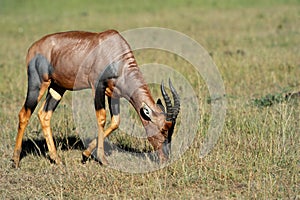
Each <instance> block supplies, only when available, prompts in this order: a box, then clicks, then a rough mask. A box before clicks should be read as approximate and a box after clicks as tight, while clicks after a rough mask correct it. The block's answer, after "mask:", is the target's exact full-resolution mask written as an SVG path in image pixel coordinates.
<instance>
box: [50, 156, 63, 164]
mask: <svg viewBox="0 0 300 200" xmlns="http://www.w3.org/2000/svg"><path fill="white" fill-rule="evenodd" d="M50 161H51V162H53V163H55V164H56V165H61V164H62V161H61V159H60V157H59V156H57V155H55V156H51V155H50Z"/></svg>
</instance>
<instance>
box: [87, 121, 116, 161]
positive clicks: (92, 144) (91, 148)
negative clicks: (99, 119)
mask: <svg viewBox="0 0 300 200" xmlns="http://www.w3.org/2000/svg"><path fill="white" fill-rule="evenodd" d="M119 124H120V116H119V115H116V116H112V119H111V124H110V126H109V127H108V128H107V129H106V130H105V131H104V138H106V137H107V136H109V134H111V133H112V132H113V131H114V130H115V129H117V128H118V127H119ZM104 138H103V141H104ZM103 143H104V142H103ZM96 146H97V140H96V139H93V140H92V141H91V142H90V143H89V146H88V148H87V149H86V150H85V151H83V152H82V154H83V156H85V157H86V158H88V157H90V156H91V154H92V152H93V151H94V149H95V148H96ZM98 155H99V154H98Z"/></svg>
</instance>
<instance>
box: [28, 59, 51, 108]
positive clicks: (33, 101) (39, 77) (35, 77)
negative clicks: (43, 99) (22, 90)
mask: <svg viewBox="0 0 300 200" xmlns="http://www.w3.org/2000/svg"><path fill="white" fill-rule="evenodd" d="M52 72H53V67H52V66H51V64H50V63H49V62H48V61H47V59H46V58H45V57H44V56H43V55H41V54H37V55H36V56H35V57H34V58H33V59H32V60H31V61H30V62H29V64H28V71H27V75H28V88H27V97H26V102H25V109H31V110H34V109H35V107H36V105H37V103H38V102H37V101H38V96H39V92H40V89H41V84H42V82H44V81H47V80H45V78H46V79H49V77H50V75H51V74H52Z"/></svg>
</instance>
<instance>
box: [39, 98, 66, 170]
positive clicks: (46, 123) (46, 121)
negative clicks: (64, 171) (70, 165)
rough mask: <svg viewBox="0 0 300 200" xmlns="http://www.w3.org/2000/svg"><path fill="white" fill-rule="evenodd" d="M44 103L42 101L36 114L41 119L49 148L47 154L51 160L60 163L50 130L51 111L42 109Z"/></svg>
mask: <svg viewBox="0 0 300 200" xmlns="http://www.w3.org/2000/svg"><path fill="white" fill-rule="evenodd" d="M44 104H45V103H43V106H42V107H41V109H40V110H39V113H38V116H39V119H40V121H41V125H42V129H43V133H44V137H45V139H46V143H47V147H48V150H49V156H50V158H51V160H53V161H54V162H55V163H56V164H60V163H61V160H60V158H59V157H58V155H57V152H56V148H55V144H54V140H53V136H52V132H51V127H50V120H51V116H52V111H48V112H45V111H44V110H43V107H44Z"/></svg>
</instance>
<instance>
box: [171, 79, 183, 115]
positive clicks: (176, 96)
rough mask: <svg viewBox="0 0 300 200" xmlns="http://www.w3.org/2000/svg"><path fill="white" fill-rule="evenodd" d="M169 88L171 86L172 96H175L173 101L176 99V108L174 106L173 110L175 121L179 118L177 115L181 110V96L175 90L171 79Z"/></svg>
mask: <svg viewBox="0 0 300 200" xmlns="http://www.w3.org/2000/svg"><path fill="white" fill-rule="evenodd" d="M169 86H170V89H171V92H172V95H173V99H174V106H173V109H172V118H173V120H176V118H177V115H178V113H179V110H180V98H179V95H178V93H177V91H176V90H175V88H174V86H173V84H172V82H171V79H169Z"/></svg>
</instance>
